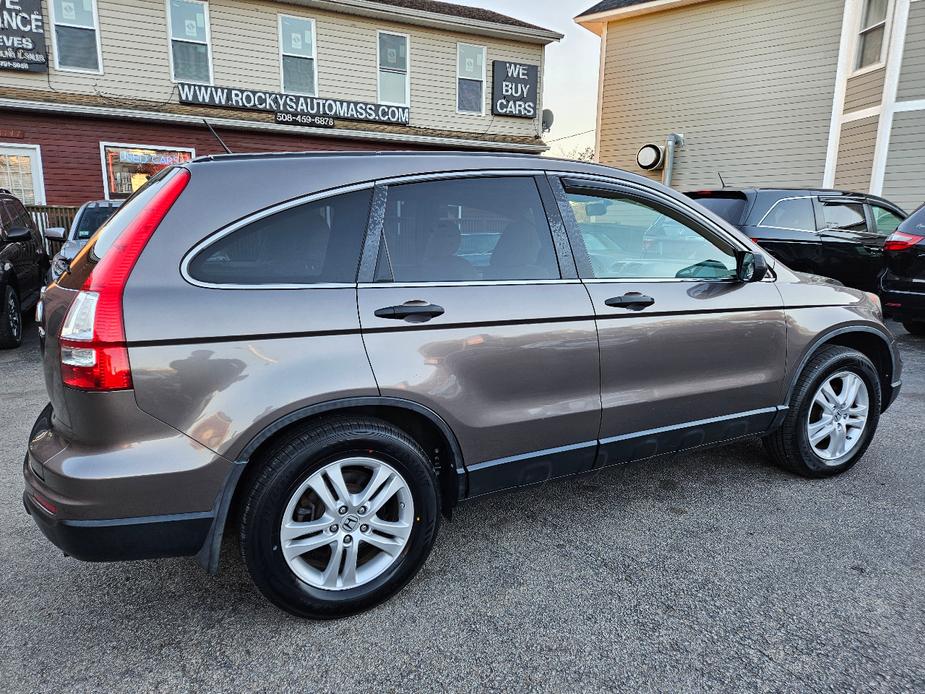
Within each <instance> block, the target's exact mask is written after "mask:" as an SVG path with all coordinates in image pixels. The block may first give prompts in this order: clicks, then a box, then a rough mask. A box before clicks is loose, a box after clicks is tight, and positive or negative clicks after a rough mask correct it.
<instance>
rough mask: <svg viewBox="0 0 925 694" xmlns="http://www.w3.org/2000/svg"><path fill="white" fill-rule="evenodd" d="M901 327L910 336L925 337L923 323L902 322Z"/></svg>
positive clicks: (924, 324)
mask: <svg viewBox="0 0 925 694" xmlns="http://www.w3.org/2000/svg"><path fill="white" fill-rule="evenodd" d="M903 327H904V328H905V329H906V332H908V333H909V334H910V335H915V336H916V337H925V321H911V320H907V321H903Z"/></svg>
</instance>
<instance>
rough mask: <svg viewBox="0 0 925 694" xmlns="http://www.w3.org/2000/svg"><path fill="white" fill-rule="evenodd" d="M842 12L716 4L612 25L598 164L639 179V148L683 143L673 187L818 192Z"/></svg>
mask: <svg viewBox="0 0 925 694" xmlns="http://www.w3.org/2000/svg"><path fill="white" fill-rule="evenodd" d="M843 9H844V4H843V2H842V0H815V1H814V2H811V3H808V2H805V0H715V1H714V2H710V3H704V4H699V5H693V6H688V7H682V8H678V9H674V10H666V11H664V12H657V13H653V14H650V15H644V16H639V17H633V18H630V19H626V20H623V21H617V22H611V23H610V24H609V25H608V26H607V46H606V59H605V64H604V76H603V80H604V82H603V85H602V98H601V108H602V113H601V125H600V133H599V142H600V147H599V153H598V155H599V158H600V160H601V161H602V162H604V163H606V164H611V165H615V166H618V167H623V168H627V169H630V170H633V171H638V168H637V166H636V164H635V156H636V152H637V151H638V149H639V147H640V146H642V145H643V144H645V143H646V142H659V143H662V142H664V140H665V137H666V135H668V134H669V133H671V132H678V133H683V134H684V136H685V139H686V146H685V148H684V149H682V150H681V151H680V152H679V153H678V157H677V166H676V177H675V179H674V181H673V185H675V186H676V187H679V188H683V187H699V186H704V185H716V184H718V178H717V172H719V173H722V175H723V177H724V178H725V180H726V181H727V183H729V184H730V185H737V186H738V185H749V184H750V185H761V186H765V185H766V186H771V185H783V184H786V185H792V186H800V185H805V186H815V185H819V184H820V182H821V180H822V176H823V171H824V168H825V159H826V147H827V139H828V129H829V122H830V115H831V108H832V98H833V93H834V89H835V72H836V64H837V59H838V47H839V41H840V36H841V23H842V15H843ZM728 37H735V48H734V50H731V49H730V48H728V46H729V40H728ZM650 176H651V177H652V178H658V177H659V176H660V174H659V173H654V174H650Z"/></svg>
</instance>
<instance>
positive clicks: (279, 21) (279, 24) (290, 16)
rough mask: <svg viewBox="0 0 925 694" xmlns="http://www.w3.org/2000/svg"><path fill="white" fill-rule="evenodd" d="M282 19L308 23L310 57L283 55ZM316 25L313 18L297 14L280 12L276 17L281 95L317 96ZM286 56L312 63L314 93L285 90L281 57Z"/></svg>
mask: <svg viewBox="0 0 925 694" xmlns="http://www.w3.org/2000/svg"><path fill="white" fill-rule="evenodd" d="M283 18H286V19H298V20H299V21H301V22H308V23H309V24H311V25H312V54H311V56H306V55H295V54H294V53H284V52H283ZM316 26H317V23H316V22H315V20H314V18H313V17H300V16H299V15H297V14H284V13H282V12H280V13H279V14H277V15H276V35H277V40H278V41H279V90H280V91H281V92H282V93H283V94H297V95H298V96H318V38H317V34H316V33H315V31H316ZM285 55H288V56H289V57H290V58H308V57H311V59H312V60H313V61H314V66H315V93H314V94H309V93H308V92H292V91H289V90H287V89H286V76H285V74H284V72H283V56H285Z"/></svg>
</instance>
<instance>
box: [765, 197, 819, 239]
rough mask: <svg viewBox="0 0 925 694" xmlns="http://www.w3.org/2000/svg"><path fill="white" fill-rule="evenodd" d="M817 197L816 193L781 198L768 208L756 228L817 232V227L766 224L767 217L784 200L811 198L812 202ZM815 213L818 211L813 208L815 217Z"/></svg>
mask: <svg viewBox="0 0 925 694" xmlns="http://www.w3.org/2000/svg"><path fill="white" fill-rule="evenodd" d="M815 198H816V196H815V195H794V196H792V197H789V198H781V199H780V200H778V201H777V202H775V203H774V204H773V205H771V207H770V209H768V211H767V212H765V213H764V216H763V217H762V218H761V220H760V221H759V222H758V223H757V224H756V225H755V227H756V228H759V229H778V230H780V231H806V232H809V233H811V234H815V233H816V232H817V231H818V230H817V229H794V228H793V227H772V226H765V224H764V220H766V219H767V218H768V217H769V216H770V214H771V213H772V212H773V211H774V208H776V207H777V206H778V205H780V204H781V203H782V202H790V201H792V200H809V201H810V203H811V204H812V203H813V201H814V200H815ZM815 214H816V212H815V209H814V210H813V216H814V217H815Z"/></svg>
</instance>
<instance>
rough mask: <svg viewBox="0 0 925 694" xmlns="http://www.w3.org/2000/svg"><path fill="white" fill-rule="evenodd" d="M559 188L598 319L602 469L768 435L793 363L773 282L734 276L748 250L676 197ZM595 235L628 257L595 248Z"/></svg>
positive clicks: (574, 182)
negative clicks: (787, 365) (592, 240)
mask: <svg viewBox="0 0 925 694" xmlns="http://www.w3.org/2000/svg"><path fill="white" fill-rule="evenodd" d="M554 185H556V186H561V189H560V190H559V195H558V196H557V197H558V199H559V200H560V201H561V205H560V206H561V208H562V214H563V218H564V220H565V223H566V226H567V228H568V229H569V235H570V238H571V240H572V248H573V251H574V253H575V258H576V262H577V265H578V269H579V274H580V276H581V277H582V278H583V280H584V283H585V285H586V286H587V288H588V292H589V293H590V296H591V299H592V302H593V304H594V311H595V313H596V315H597V324H598V334H599V337H600V344H601V378H602V394H601V399H602V404H603V418H602V425H601V433H600V437H601V444H602V446H601V459H600V461H599V464H600V465H607V464H613V463H618V462H622V461H626V460H631V459H638V458H644V457H648V456H651V455H656V454H660V453H667V452H671V451H675V450H679V449H683V448H690V447H694V446H698V445H702V444H706V443H712V442H715V441H720V440H725V439H729V438H734V437H737V436H744V435H749V434H756V433H761V432H763V431H765V430H766V429H767V428H768V427H769V426H770V425H771V423H772V421H773V420H774V418H775V416H776V415H777V414H778V412H779V409H780V408H779V406H780V404H781V400H782V398H783V394H782V383H783V378H784V371H785V362H786V331H787V328H786V323H785V316H784V311H783V308H782V300H781V296H780V293H779V292H778V291H777V288H776V287H775V284H774V282H773V278H770V277H769V278H768V279H767V280H766V281H762V282H754V283H743V282H740V281H738V280H736V279H734V276H735V269H736V259H735V257H734V253H735V251H736V250H742V247H741V245H738V242H737V241H735V240H734V239H733V238H732V235H731V234H729V233H728V232H726V231H725V230H723V229H721V228H719V227H716V226H714V225H713V223H712V221H711V220H709V219H708V218H707V217H706V216H704V215H701V214H699V213H698V212H697V211H696V210H694V209H693V208H692V207H689V206H686V205H681V204H680V203H678V202H677V201H676V200H675V199H674V198H672V197H670V196H667V195H664V194H661V193H657V192H655V191H651V190H649V189H647V188H643V187H640V186H638V185H637V184H631V183H627V184H621V183H617V182H614V183H609V182H603V181H600V180H594V179H579V178H571V179H562V180H554ZM598 235H604V236H607V237H608V238H609V239H610V240H611V241H612V242H613V244H614V245H616V246H617V247H618V248H619V250H617V251H614V250H611V248H609V247H608V248H607V250H605V251H604V252H589V251H590V248H589V244H588V241H587V240H588V239H590V238H593V237H595V236H598ZM598 247H600V246H598Z"/></svg>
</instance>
